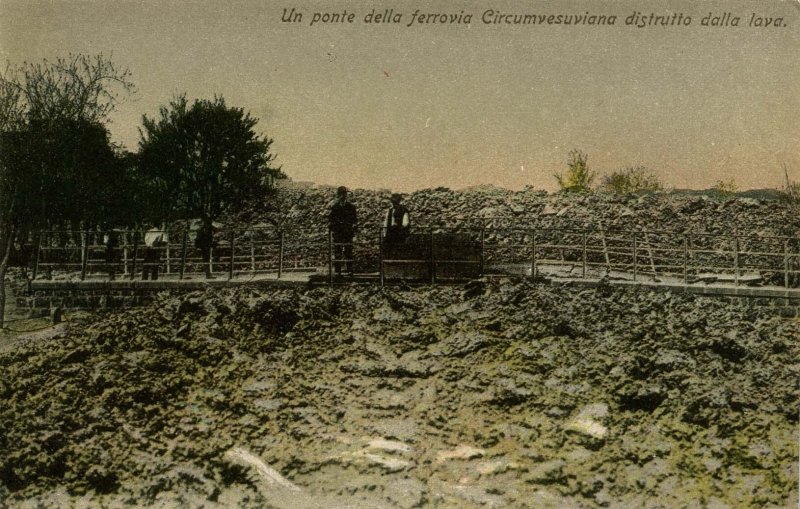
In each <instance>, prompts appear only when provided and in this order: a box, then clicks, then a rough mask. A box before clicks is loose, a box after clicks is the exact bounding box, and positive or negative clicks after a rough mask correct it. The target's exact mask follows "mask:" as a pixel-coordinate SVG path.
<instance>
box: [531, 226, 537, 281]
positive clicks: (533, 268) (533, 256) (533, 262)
mask: <svg viewBox="0 0 800 509" xmlns="http://www.w3.org/2000/svg"><path fill="white" fill-rule="evenodd" d="M532 251H533V252H532V253H531V277H532V278H533V279H534V280H535V279H536V229H535V228H534V230H533V250H532Z"/></svg>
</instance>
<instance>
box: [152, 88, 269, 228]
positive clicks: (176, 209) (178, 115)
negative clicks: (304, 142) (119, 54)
mask: <svg viewBox="0 0 800 509" xmlns="http://www.w3.org/2000/svg"><path fill="white" fill-rule="evenodd" d="M257 123H258V120H257V119H256V118H254V117H251V116H250V114H249V113H246V112H245V111H244V110H243V109H241V108H234V107H229V106H227V105H226V104H225V99H224V98H223V97H214V99H213V100H195V101H194V102H193V103H191V104H189V101H188V100H187V99H186V96H185V95H181V96H178V97H177V98H175V99H174V100H172V101H171V102H170V103H169V105H168V106H164V107H162V108H161V109H160V111H159V114H158V116H157V117H156V118H148V117H147V116H145V117H144V118H143V127H142V128H141V129H140V136H141V140H140V142H139V164H140V166H141V170H142V171H143V173H144V174H145V175H147V177H148V178H149V179H150V180H151V182H153V185H154V186H155V192H156V193H158V195H159V196H160V197H161V199H160V203H161V207H159V208H158V209H157V210H154V211H153V215H154V217H153V219H156V218H159V219H168V220H172V219H178V218H186V219H188V218H200V219H202V221H203V222H204V223H205V224H210V223H211V222H212V221H215V220H216V219H218V218H219V217H220V216H222V215H223V214H225V213H235V212H237V211H240V210H241V209H242V208H244V207H246V206H252V205H254V204H263V203H265V202H266V197H267V195H268V194H269V193H270V191H271V186H270V182H271V179H272V178H275V177H279V176H281V175H282V174H281V172H280V168H274V167H273V166H272V163H273V161H274V159H275V155H274V154H272V153H270V147H271V146H272V143H273V140H272V139H270V138H267V137H264V136H262V135H259V134H258V133H256V131H255V126H256V124H257Z"/></svg>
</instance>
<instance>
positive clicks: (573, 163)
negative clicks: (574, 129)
mask: <svg viewBox="0 0 800 509" xmlns="http://www.w3.org/2000/svg"><path fill="white" fill-rule="evenodd" d="M587 159H588V156H587V155H586V154H585V153H583V152H581V151H580V150H578V149H573V150H571V151H570V153H569V156H568V157H567V167H568V169H567V172H566V173H565V174H560V173H556V174H555V175H553V176H554V177H555V178H556V180H557V181H558V187H560V188H561V190H562V191H571V192H589V191H591V189H592V182H594V177H595V174H594V172H593V171H591V170H590V169H589V166H588V165H587Z"/></svg>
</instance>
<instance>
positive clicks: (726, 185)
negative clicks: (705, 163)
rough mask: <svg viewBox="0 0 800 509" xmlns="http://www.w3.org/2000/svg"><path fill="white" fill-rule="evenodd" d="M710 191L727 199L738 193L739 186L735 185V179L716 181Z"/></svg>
mask: <svg viewBox="0 0 800 509" xmlns="http://www.w3.org/2000/svg"><path fill="white" fill-rule="evenodd" d="M712 189H713V190H714V191H715V192H716V193H717V194H718V195H720V196H722V197H724V198H727V197H731V196H733V195H735V194H736V193H737V192H738V191H739V186H738V185H737V184H736V179H734V178H733V177H731V178H729V179H720V180H717V182H716V183H715V184H714V187H713V188H712Z"/></svg>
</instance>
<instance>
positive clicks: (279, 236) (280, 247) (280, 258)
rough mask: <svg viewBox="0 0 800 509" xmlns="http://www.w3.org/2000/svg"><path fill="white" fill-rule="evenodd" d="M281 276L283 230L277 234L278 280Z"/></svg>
mask: <svg viewBox="0 0 800 509" xmlns="http://www.w3.org/2000/svg"><path fill="white" fill-rule="evenodd" d="M281 276H283V230H281V231H280V232H278V279H280V278H281Z"/></svg>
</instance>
